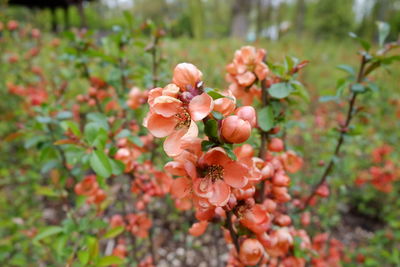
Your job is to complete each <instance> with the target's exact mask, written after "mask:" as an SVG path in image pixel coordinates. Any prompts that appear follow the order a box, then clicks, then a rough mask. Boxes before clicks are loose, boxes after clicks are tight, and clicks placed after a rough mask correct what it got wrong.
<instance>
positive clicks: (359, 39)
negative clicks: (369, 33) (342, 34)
mask: <svg viewBox="0 0 400 267" xmlns="http://www.w3.org/2000/svg"><path fill="white" fill-rule="evenodd" d="M349 35H350V37H351V38H354V39H355V40H357V41H358V42H359V43H360V44H361V46H362V47H363V48H364V49H365V50H366V51H369V50H370V49H371V44H370V43H369V42H367V41H366V40H364V39H362V38H360V37H359V36H358V35H357V34H355V33H354V32H350V33H349Z"/></svg>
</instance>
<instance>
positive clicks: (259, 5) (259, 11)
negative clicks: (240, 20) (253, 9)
mask: <svg viewBox="0 0 400 267" xmlns="http://www.w3.org/2000/svg"><path fill="white" fill-rule="evenodd" d="M262 30H263V0H257V23H256V36H257V39H259V38H260V35H261V32H262Z"/></svg>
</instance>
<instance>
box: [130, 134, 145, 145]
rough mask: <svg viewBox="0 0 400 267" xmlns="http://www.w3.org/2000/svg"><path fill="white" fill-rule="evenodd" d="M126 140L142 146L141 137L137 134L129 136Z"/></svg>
mask: <svg viewBox="0 0 400 267" xmlns="http://www.w3.org/2000/svg"><path fill="white" fill-rule="evenodd" d="M128 140H129V141H131V142H132V143H134V144H135V145H137V146H139V147H142V146H143V142H142V139H140V138H139V136H137V135H131V136H129V137H128Z"/></svg>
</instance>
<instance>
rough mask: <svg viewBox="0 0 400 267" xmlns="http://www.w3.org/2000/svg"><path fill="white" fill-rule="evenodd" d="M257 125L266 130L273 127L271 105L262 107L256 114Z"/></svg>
mask: <svg viewBox="0 0 400 267" xmlns="http://www.w3.org/2000/svg"><path fill="white" fill-rule="evenodd" d="M257 119H258V126H259V127H260V128H261V130H263V131H265V132H267V131H269V130H271V129H272V128H273V127H274V112H273V110H272V106H266V107H263V108H262V109H260V110H259V111H258V114H257Z"/></svg>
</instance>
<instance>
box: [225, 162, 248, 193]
mask: <svg viewBox="0 0 400 267" xmlns="http://www.w3.org/2000/svg"><path fill="white" fill-rule="evenodd" d="M247 174H248V169H247V168H246V166H245V165H243V164H241V163H239V162H237V161H231V162H229V163H227V164H225V165H224V181H225V182H226V183H227V184H228V185H230V186H232V187H234V188H242V187H244V186H245V185H247V182H248V179H247V177H246V175H247Z"/></svg>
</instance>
